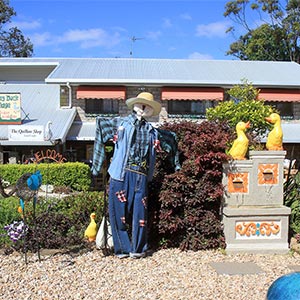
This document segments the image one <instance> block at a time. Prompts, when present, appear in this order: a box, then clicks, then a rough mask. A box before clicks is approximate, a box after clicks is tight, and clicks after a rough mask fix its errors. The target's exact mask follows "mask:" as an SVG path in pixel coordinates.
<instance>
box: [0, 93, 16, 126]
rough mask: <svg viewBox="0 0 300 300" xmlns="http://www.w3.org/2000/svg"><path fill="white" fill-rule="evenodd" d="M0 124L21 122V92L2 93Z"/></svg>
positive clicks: (0, 94) (0, 95)
mask: <svg viewBox="0 0 300 300" xmlns="http://www.w3.org/2000/svg"><path fill="white" fill-rule="evenodd" d="M0 124H21V94H20V93H0Z"/></svg>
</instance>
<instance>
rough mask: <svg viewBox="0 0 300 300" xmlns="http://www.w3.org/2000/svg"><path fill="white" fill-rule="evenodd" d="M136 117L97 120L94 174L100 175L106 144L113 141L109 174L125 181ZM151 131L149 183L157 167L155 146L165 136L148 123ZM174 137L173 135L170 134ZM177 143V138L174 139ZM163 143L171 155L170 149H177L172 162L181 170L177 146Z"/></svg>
mask: <svg viewBox="0 0 300 300" xmlns="http://www.w3.org/2000/svg"><path fill="white" fill-rule="evenodd" d="M134 121H135V117H134V115H129V116H127V117H124V118H120V117H117V118H113V119H104V118H100V117H99V118H97V120H96V137H95V144H94V154H93V165H92V168H91V170H92V174H93V175H98V174H99V172H100V170H101V167H102V164H103V162H104V160H105V143H106V142H107V141H108V140H110V139H113V140H114V142H115V147H114V154H113V157H112V161H111V163H110V166H109V168H108V172H109V174H110V176H111V178H113V179H116V180H120V181H123V179H124V175H125V167H126V165H127V162H128V157H129V152H130V144H131V140H132V137H133V133H134ZM147 127H148V130H149V136H150V141H149V170H148V181H151V180H152V177H153V173H154V167H155V157H156V151H155V147H154V144H155V142H156V141H157V140H161V139H162V138H163V136H165V134H163V133H164V131H161V130H157V129H156V128H154V127H153V126H152V125H151V124H150V123H147ZM170 135H171V136H172V134H170ZM173 140H174V141H175V138H174V139H173ZM162 141H164V142H163V143H161V146H162V149H163V150H165V151H167V152H169V153H170V148H172V149H174V148H176V150H175V151H172V152H174V155H173V157H172V160H173V161H174V165H176V170H178V169H180V166H179V162H178V152H177V144H176V145H173V144H174V143H173V144H172V145H170V143H167V142H166V140H165V139H162Z"/></svg>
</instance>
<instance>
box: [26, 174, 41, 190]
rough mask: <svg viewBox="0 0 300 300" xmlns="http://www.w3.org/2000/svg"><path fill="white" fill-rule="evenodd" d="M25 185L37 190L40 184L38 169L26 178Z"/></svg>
mask: <svg viewBox="0 0 300 300" xmlns="http://www.w3.org/2000/svg"><path fill="white" fill-rule="evenodd" d="M27 185H28V187H29V188H30V189H31V190H33V191H37V190H38V189H39V188H40V186H41V185H42V174H41V173H40V171H36V172H35V173H34V174H32V175H31V176H30V177H29V178H28V179H27Z"/></svg>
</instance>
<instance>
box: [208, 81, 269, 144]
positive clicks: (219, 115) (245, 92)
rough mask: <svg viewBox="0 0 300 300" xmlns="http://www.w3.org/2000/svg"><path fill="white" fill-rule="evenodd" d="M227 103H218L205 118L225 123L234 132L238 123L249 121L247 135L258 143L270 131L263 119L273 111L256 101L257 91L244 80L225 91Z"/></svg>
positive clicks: (261, 102) (260, 101)
mask: <svg viewBox="0 0 300 300" xmlns="http://www.w3.org/2000/svg"><path fill="white" fill-rule="evenodd" d="M227 94H228V96H229V98H230V100H229V101H224V102H221V103H219V104H218V105H217V106H216V107H212V108H209V109H207V111H206V117H207V119H208V120H209V121H217V122H220V123H222V122H227V123H228V125H229V127H230V128H231V130H235V126H236V124H237V123H238V122H240V121H243V122H247V121H250V123H251V128H249V129H248V131H247V132H248V133H249V134H250V135H251V137H252V139H253V141H252V143H253V142H254V140H256V141H258V142H259V140H260V138H261V137H262V136H263V135H264V134H265V133H266V132H267V131H268V129H270V126H269V124H268V123H267V122H266V121H265V117H267V116H269V115H270V114H271V113H272V112H274V109H273V108H272V106H270V105H265V104H264V101H263V100H259V99H258V94H259V90H258V89H256V88H254V87H253V85H252V83H251V82H248V81H247V80H246V79H243V80H242V83H241V84H239V85H236V86H234V87H232V88H231V89H230V90H228V91H227Z"/></svg>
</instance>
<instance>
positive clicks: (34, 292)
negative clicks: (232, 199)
mask: <svg viewBox="0 0 300 300" xmlns="http://www.w3.org/2000/svg"><path fill="white" fill-rule="evenodd" d="M211 262H252V263H255V264H257V265H258V266H259V267H260V268H261V269H262V270H263V272H262V273H259V274H251V275H250V274H247V275H220V274H218V273H217V272H216V271H215V269H214V268H212V267H211V265H210V263H211ZM291 265H298V266H300V255H299V254H297V253H294V254H286V255H271V254H270V255H265V254H264V255H262V254H255V255H253V254H235V255H233V254H230V255H225V254H224V253H222V252H221V251H198V252H191V251H188V252H181V251H180V250H178V249H168V250H159V251H157V252H154V253H153V254H152V256H148V257H146V258H142V259H131V258H126V259H119V258H116V257H114V256H104V255H103V254H102V251H99V250H96V249H94V250H92V251H89V252H86V253H81V254H77V255H74V254H71V253H69V254H66V253H64V254H52V255H49V253H48V255H46V254H45V253H42V260H41V262H39V261H38V258H37V255H28V264H27V265H26V264H25V262H24V257H22V256H21V254H20V253H13V254H11V255H0V299H3V300H4V299H5V300H11V299H14V300H22V299H28V300H29V299H30V300H35V299H43V300H46V299H47V300H52V299H60V300H64V299H87V300H98V299H101V300H102V299H103V300H104V299H107V300H108V299H113V300H119V299H122V300H127V299H128V300H135V299H138V300H140V299H143V300H144V299H151V300H154V299H163V300H169V299H170V300H171V299H172V300H177V299H178V300H181V299H182V300H183V299H205V300H208V299H213V300H216V299H223V300H226V299H235V300H236V299H239V300H242V299H245V300H246V299H247V300H252V299H253V300H254V299H255V300H264V299H265V296H266V292H267V289H268V287H269V286H270V284H271V283H272V282H273V281H274V280H275V279H276V278H278V277H279V276H281V275H284V274H287V273H290V272H292V270H291V269H290V268H289V266H291Z"/></svg>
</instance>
